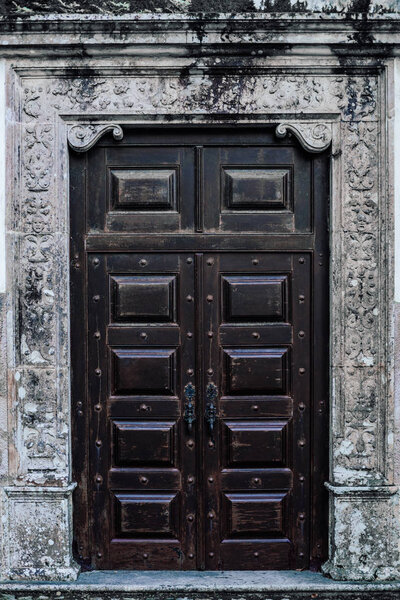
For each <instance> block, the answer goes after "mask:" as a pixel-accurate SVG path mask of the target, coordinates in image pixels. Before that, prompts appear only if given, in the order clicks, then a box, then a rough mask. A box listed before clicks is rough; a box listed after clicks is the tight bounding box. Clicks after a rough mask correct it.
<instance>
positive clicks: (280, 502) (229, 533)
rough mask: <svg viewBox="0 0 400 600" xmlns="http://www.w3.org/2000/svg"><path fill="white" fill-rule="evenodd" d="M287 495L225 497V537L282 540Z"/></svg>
mask: <svg viewBox="0 0 400 600" xmlns="http://www.w3.org/2000/svg"><path fill="white" fill-rule="evenodd" d="M286 496H287V494H286V493H281V492H280V493H279V492H275V493H269V494H265V493H254V492H252V493H245V494H224V500H225V510H226V532H225V537H236V536H251V537H254V536H255V537H256V538H257V537H270V536H274V537H277V536H279V537H285V536H286V530H287V527H286V523H285V518H286V516H285V506H284V502H285V498H286Z"/></svg>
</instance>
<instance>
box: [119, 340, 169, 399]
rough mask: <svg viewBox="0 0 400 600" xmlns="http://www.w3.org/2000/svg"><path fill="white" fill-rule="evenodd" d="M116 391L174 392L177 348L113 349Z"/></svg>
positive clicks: (121, 392)
mask: <svg viewBox="0 0 400 600" xmlns="http://www.w3.org/2000/svg"><path fill="white" fill-rule="evenodd" d="M111 353H112V373H113V377H112V381H113V394H114V395H115V394H116V395H122V394H129V395H132V396H133V395H137V394H151V395H160V394H161V395H164V396H168V395H171V396H172V395H174V394H175V379H176V376H175V368H176V350H175V349H173V348H153V349H147V348H140V349H135V348H113V349H112V350H111Z"/></svg>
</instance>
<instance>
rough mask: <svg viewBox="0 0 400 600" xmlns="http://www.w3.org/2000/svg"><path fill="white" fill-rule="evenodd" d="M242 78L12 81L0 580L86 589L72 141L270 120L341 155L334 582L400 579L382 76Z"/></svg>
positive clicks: (336, 228)
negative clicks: (78, 556) (80, 559)
mask: <svg viewBox="0 0 400 600" xmlns="http://www.w3.org/2000/svg"><path fill="white" fill-rule="evenodd" d="M58 66H59V64H58ZM111 69H113V71H111ZM236 70H237V69H236V68H235V70H233V69H232V70H231V71H230V70H229V69H226V70H225V71H224V74H223V75H221V74H215V73H214V71H213V70H212V69H210V70H209V69H207V68H206V67H204V68H203V70H202V72H201V74H194V75H193V76H188V77H187V78H182V77H181V76H180V74H179V73H177V72H174V70H173V68H172V67H169V68H168V69H166V68H165V69H164V70H163V67H162V66H160V67H159V68H157V69H156V70H154V69H153V70H152V71H151V73H149V74H148V76H147V78H146V77H145V76H144V75H143V72H140V73H139V72H136V71H135V69H133V68H132V69H130V70H129V73H127V72H126V69H125V71H124V73H123V74H118V66H117V64H113V63H112V60H111V62H110V64H109V65H108V66H107V68H105V67H104V68H102V69H100V71H101V76H99V71H97V73H96V74H95V75H84V76H83V75H81V74H80V72H79V69H78V70H76V69H75V70H71V69H70V70H69V71H68V72H67V73H66V72H63V71H58V70H57V69H54V68H52V67H51V66H50V67H48V68H44V67H43V68H41V69H40V70H39V71H38V70H36V69H35V68H31V69H29V68H26V67H25V68H23V69H20V70H19V69H18V68H14V67H12V66H10V67H9V70H8V90H9V98H10V103H11V105H12V106H11V107H10V115H12V117H10V120H9V125H8V134H7V135H8V148H9V150H10V152H9V159H8V160H9V165H8V190H9V196H8V197H9V199H10V200H9V208H8V214H7V219H8V227H7V230H8V232H9V233H8V248H7V251H8V262H9V271H8V280H9V286H8V290H9V295H8V306H9V327H10V330H9V333H8V340H9V342H8V373H9V381H10V388H9V399H8V411H9V418H8V433H7V436H8V439H9V463H8V475H7V477H6V478H4V483H3V487H2V490H3V494H2V509H3V513H4V515H5V518H4V519H3V521H4V523H3V528H4V529H3V548H2V557H3V560H2V575H3V577H6V578H13V579H21V578H27V579H41V580H43V579H58V580H63V579H73V578H75V577H76V575H77V568H76V565H75V564H74V563H73V560H72V554H71V539H72V537H71V522H72V502H71V498H72V492H73V489H74V483H73V482H72V481H71V475H70V474H71V461H70V438H69V424H70V411H71V410H80V407H79V406H77V407H72V408H71V405H70V389H69V364H70V363H69V360H70V359H69V352H70V349H69V303H68V294H69V283H68V275H67V274H68V270H69V253H68V241H69V231H68V227H69V218H68V212H69V203H68V144H67V142H68V143H69V144H70V146H71V147H72V148H74V149H75V150H78V151H85V150H86V149H88V148H89V147H90V146H91V145H93V144H95V143H96V141H97V139H98V138H99V136H100V135H102V134H103V133H105V132H106V131H108V130H110V129H111V131H112V133H113V135H114V137H116V139H119V138H120V137H121V136H122V135H123V128H124V125H125V126H126V125H127V124H129V125H135V124H139V123H141V124H143V123H145V124H152V123H153V124H160V123H163V122H168V123H169V124H183V123H185V124H187V123H195V124H199V123H201V124H218V123H224V124H227V123H231V124H240V123H249V122H253V123H257V122H259V123H262V124H263V125H265V124H274V125H276V134H277V135H278V136H284V135H287V134H288V133H290V134H293V135H295V136H296V137H297V138H298V139H299V141H300V143H301V144H302V145H303V147H304V148H306V150H308V151H310V152H318V151H321V150H323V149H324V148H326V147H327V146H328V145H329V144H330V143H332V164H331V167H332V168H331V223H330V226H331V232H330V236H331V276H330V286H331V307H330V329H331V339H330V344H331V367H330V377H331V398H330V404H331V405H330V415H331V475H330V482H329V483H328V482H327V487H328V489H329V491H330V515H331V521H330V560H329V561H328V563H326V565H325V567H324V571H325V572H326V573H329V574H330V575H331V576H332V577H334V578H337V579H374V578H376V577H377V578H382V579H391V578H395V577H399V576H400V571H399V554H398V539H399V523H400V520H399V515H398V488H397V486H396V485H395V475H394V444H395V441H396V440H395V435H394V434H395V431H394V405H393V390H392V373H393V359H392V349H391V346H390V341H389V340H390V333H391V321H390V314H389V301H390V299H391V298H392V288H393V285H392V275H391V271H390V257H391V254H390V252H391V244H392V241H391V239H392V225H391V221H390V216H391V210H392V208H391V203H390V196H388V194H387V189H388V187H387V176H386V168H385V166H384V165H385V156H386V151H387V138H386V129H385V118H386V115H385V107H384V106H385V105H384V104H382V105H381V106H380V101H381V100H382V98H383V92H382V89H384V88H383V86H384V82H385V71H384V70H383V69H382V70H378V69H371V68H370V67H368V68H366V70H365V72H362V73H361V74H360V71H362V69H361V68H360V67H359V66H358V67H357V69H355V70H354V72H351V69H349V68H346V70H343V71H341V72H340V73H336V74H333V73H332V72H331V70H330V69H324V68H322V67H318V68H312V67H307V69H306V70H305V69H304V67H301V68H297V69H296V68H295V67H291V69H290V70H288V69H286V70H285V72H283V70H282V73H280V74H279V75H277V74H276V72H275V71H273V70H272V71H271V72H269V71H268V69H266V68H265V67H263V68H262V69H258V68H257V67H255V66H254V67H253V68H252V69H251V72H250V74H249V72H248V71H247V72H246V74H243V75H237V73H236ZM305 71H306V72H305ZM79 260H80V257H79V256H76V257H75V258H74V264H75V266H76V268H79ZM323 409H324V407H323V406H321V410H323ZM27 532H29V535H28V534H27ZM349 540H350V541H349ZM32 547H33V548H32Z"/></svg>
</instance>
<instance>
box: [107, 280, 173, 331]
mask: <svg viewBox="0 0 400 600" xmlns="http://www.w3.org/2000/svg"><path fill="white" fill-rule="evenodd" d="M111 282H112V291H111V294H112V301H111V312H112V317H113V320H114V321H116V322H119V321H130V322H133V323H138V322H139V323H159V322H170V323H171V322H174V321H176V293H177V289H176V288H177V281H176V277H175V276H166V275H159V276H156V275H147V276H140V275H133V276H128V277H127V276H124V275H115V276H114V277H112V278H111Z"/></svg>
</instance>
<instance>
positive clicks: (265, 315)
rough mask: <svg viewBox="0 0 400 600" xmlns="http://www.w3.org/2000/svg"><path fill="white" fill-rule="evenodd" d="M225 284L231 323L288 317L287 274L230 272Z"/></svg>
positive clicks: (226, 310) (227, 317)
mask: <svg viewBox="0 0 400 600" xmlns="http://www.w3.org/2000/svg"><path fill="white" fill-rule="evenodd" d="M222 286H223V299H222V302H223V310H224V321H226V322H227V323H237V322H247V323H248V322H262V323H267V322H276V321H287V320H288V314H287V313H288V304H287V298H288V276H287V275H243V276H239V277H237V276H233V275H231V276H229V275H228V276H226V277H222Z"/></svg>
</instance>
